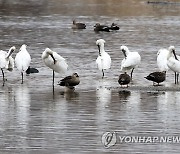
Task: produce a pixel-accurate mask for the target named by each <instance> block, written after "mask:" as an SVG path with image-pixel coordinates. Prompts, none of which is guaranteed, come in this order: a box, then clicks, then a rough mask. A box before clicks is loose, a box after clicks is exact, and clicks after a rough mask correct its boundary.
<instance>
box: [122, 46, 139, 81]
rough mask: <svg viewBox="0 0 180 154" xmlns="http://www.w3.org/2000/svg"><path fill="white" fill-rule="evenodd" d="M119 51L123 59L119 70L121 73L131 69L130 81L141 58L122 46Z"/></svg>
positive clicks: (136, 53)
mask: <svg viewBox="0 0 180 154" xmlns="http://www.w3.org/2000/svg"><path fill="white" fill-rule="evenodd" d="M120 49H121V51H122V52H123V54H124V57H125V58H124V59H123V60H122V62H121V70H122V71H123V72H126V71H128V70H131V69H132V70H131V79H132V74H133V71H134V68H135V67H137V66H138V65H139V64H140V63H141V56H140V55H139V53H138V52H130V51H129V49H128V48H127V47H126V46H124V45H122V46H121V47H120Z"/></svg>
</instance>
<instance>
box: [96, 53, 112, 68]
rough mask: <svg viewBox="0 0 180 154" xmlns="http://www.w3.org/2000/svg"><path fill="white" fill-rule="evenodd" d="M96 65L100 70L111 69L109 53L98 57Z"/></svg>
mask: <svg viewBox="0 0 180 154" xmlns="http://www.w3.org/2000/svg"><path fill="white" fill-rule="evenodd" d="M96 64H97V66H98V69H99V70H102V69H109V68H110V67H111V57H110V56H109V54H108V53H106V52H104V53H103V54H102V55H101V56H98V57H97V59H96Z"/></svg>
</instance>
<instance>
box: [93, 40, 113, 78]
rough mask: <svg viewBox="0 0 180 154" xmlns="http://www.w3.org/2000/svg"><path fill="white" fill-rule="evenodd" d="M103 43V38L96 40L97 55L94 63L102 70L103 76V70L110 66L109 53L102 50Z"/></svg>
mask: <svg viewBox="0 0 180 154" xmlns="http://www.w3.org/2000/svg"><path fill="white" fill-rule="evenodd" d="M104 43H105V40H103V39H99V40H97V41H96V45H97V46H98V50H99V56H98V57H97V59H96V64H97V66H98V69H99V70H101V71H102V73H103V76H102V78H103V77H104V70H106V69H109V68H110V67H111V57H110V55H109V54H108V53H107V52H105V50H104Z"/></svg>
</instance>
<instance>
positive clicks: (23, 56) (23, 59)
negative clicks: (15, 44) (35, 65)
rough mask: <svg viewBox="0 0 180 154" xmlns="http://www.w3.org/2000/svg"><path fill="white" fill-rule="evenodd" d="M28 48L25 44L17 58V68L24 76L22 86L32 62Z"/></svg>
mask: <svg viewBox="0 0 180 154" xmlns="http://www.w3.org/2000/svg"><path fill="white" fill-rule="evenodd" d="M26 47H27V45H26V44H23V45H22V46H21V48H20V49H19V52H18V53H17V54H16V57H15V64H16V67H17V69H18V70H19V71H20V72H21V75H22V82H21V83H22V84H23V74H24V72H25V71H26V70H27V69H28V67H29V65H30V62H31V56H30V54H29V53H28V51H27V50H26Z"/></svg>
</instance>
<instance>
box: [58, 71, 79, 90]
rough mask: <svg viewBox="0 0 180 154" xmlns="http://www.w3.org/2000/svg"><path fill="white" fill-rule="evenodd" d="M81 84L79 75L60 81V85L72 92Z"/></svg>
mask: <svg viewBox="0 0 180 154" xmlns="http://www.w3.org/2000/svg"><path fill="white" fill-rule="evenodd" d="M79 83H80V80H79V75H78V74H77V73H73V74H72V75H71V76H67V77H65V78H64V79H62V80H60V81H59V83H58V85H60V86H65V87H67V88H69V89H71V90H74V89H75V88H74V87H75V86H77V85H78V84H79Z"/></svg>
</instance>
